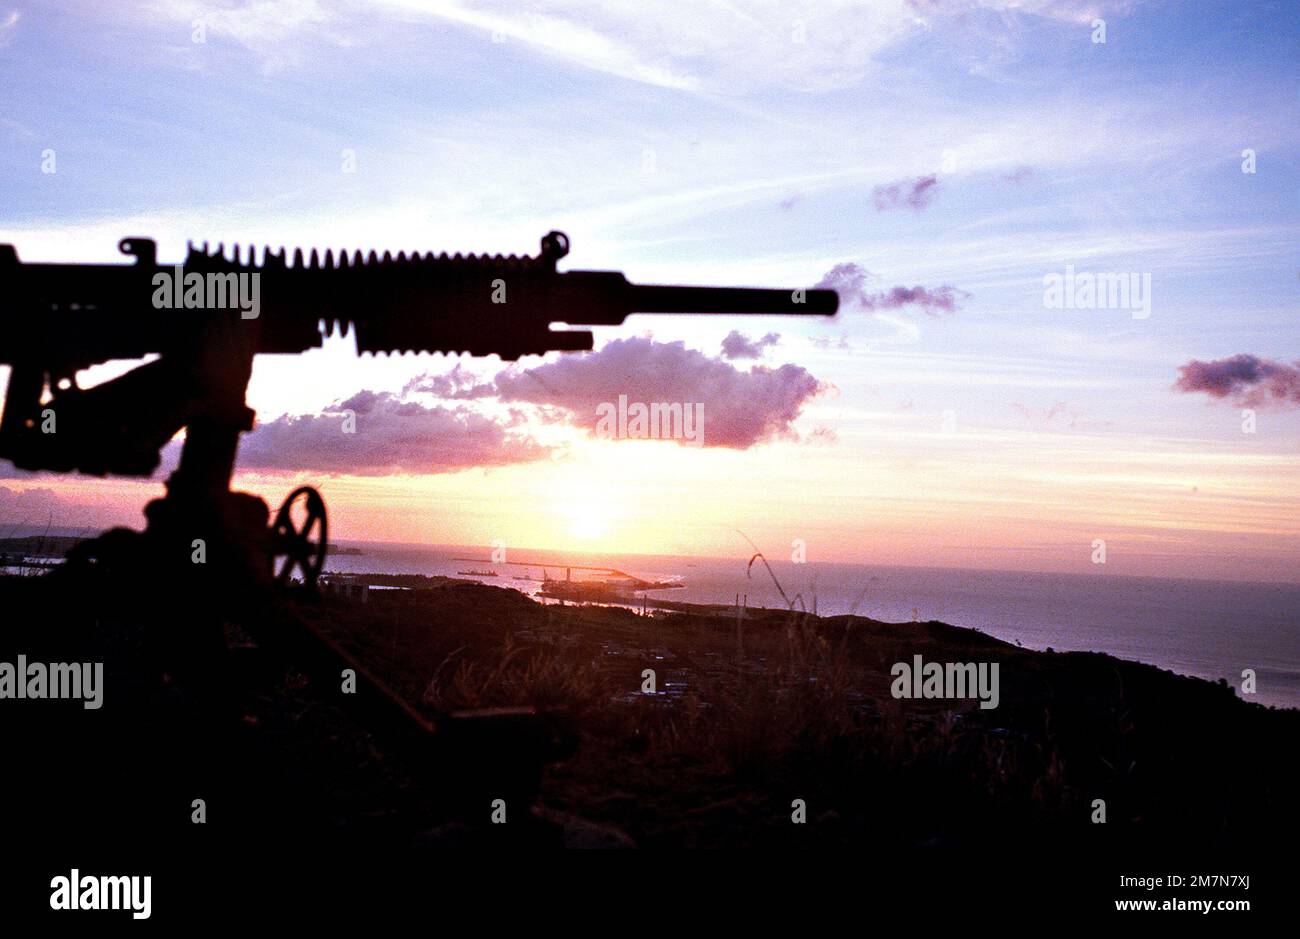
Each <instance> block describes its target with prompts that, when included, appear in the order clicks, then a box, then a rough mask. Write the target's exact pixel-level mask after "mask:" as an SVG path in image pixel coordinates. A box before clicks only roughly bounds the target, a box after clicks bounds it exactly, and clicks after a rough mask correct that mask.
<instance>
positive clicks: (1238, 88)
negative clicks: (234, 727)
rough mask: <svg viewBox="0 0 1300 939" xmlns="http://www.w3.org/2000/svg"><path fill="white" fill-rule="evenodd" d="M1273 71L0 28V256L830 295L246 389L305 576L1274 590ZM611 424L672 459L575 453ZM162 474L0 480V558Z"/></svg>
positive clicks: (1230, 30)
mask: <svg viewBox="0 0 1300 939" xmlns="http://www.w3.org/2000/svg"><path fill="white" fill-rule="evenodd" d="M1103 39H1104V41H1101V40H1103ZM1296 62H1300V8H1298V7H1296V6H1295V5H1294V4H1288V3H1266V2H1260V3H1245V4H1243V3H1210V2H1204V3H1200V2H1198V3H1194V4H1193V3H1174V2H1158V0H1157V2H1116V3H1109V2H1098V3H1071V2H1064V0H1060V2H1052V0H1023V2H998V0H952V2H946V0H899V2H888V0H879V2H849V0H841V2H834V3H832V2H810V3H778V2H757V0H756V2H745V0H731V2H724V0H716V2H714V0H696V2H692V3H689V4H647V3H630V2H615V0H573V2H566V3H528V2H483V3H470V2H451V0H448V2H435V0H424V2H422V0H375V2H370V3H352V2H329V0H254V2H239V0H231V2H213V3H200V2H190V0H157V2H141V3H130V2H124V3H120V4H101V3H90V2H85V3H67V2H58V0H54V2H50V0H45V2H42V3H40V4H21V3H20V4H9V3H7V2H4V0H0V88H3V91H0V242H7V243H12V244H13V245H15V247H16V249H17V252H18V255H19V257H20V258H21V259H23V260H25V261H86V262H90V261H95V262H103V261H113V260H117V259H119V256H118V255H117V254H116V245H117V242H118V240H119V239H120V238H122V237H123V236H125V235H142V236H147V237H153V238H155V239H157V241H158V243H159V257H160V259H162V260H164V261H174V262H179V261H180V260H182V259H183V257H184V252H185V246H186V242H187V240H189V239H193V240H195V241H204V240H210V241H212V242H218V241H225V242H226V243H231V242H236V241H237V242H241V243H245V244H247V243H249V242H256V243H258V244H269V245H272V246H278V245H288V246H291V247H292V246H298V245H301V246H303V247H306V248H310V247H313V246H314V247H319V248H321V249H322V250H323V249H324V248H326V247H333V248H335V249H338V248H348V249H349V250H351V249H356V248H360V249H362V250H367V251H368V250H370V249H372V248H373V249H377V250H379V251H381V252H382V251H383V250H385V249H390V250H393V251H394V252H395V251H397V250H399V249H402V250H407V251H410V250H419V251H421V252H423V251H428V250H433V251H450V252H455V251H461V252H469V251H474V252H490V253H502V252H508V253H519V254H524V253H527V254H534V253H536V251H537V243H538V239H539V237H540V236H541V235H542V234H544V233H545V232H547V231H549V230H551V229H560V230H563V231H565V232H566V233H567V234H568V235H569V237H570V238H571V240H572V245H573V248H572V254H571V255H570V257H569V258H567V259H566V260H565V261H564V262H562V267H565V268H569V269H617V270H623V271H624V272H626V273H627V275H628V277H629V278H631V279H632V280H634V281H638V282H645V283H683V284H690V283H696V284H735V285H749V286H779V287H787V288H788V287H809V286H813V285H822V286H828V287H833V288H835V289H838V290H839V291H840V295H841V301H842V305H841V310H840V313H839V314H838V315H837V316H836V317H835V318H833V319H828V320H817V321H808V320H803V319H799V320H795V319H784V318H780V317H747V318H742V317H716V318H687V317H651V316H633V317H631V318H630V319H629V320H628V321H627V323H626V324H625V325H623V326H622V327H616V328H613V327H612V328H599V329H597V331H596V339H597V341H596V351H595V352H593V353H590V354H586V355H560V354H551V355H548V356H546V357H545V358H540V357H530V358H525V359H523V360H521V361H520V362H518V363H507V362H502V361H500V360H499V359H497V358H495V357H494V358H487V359H481V358H480V359H473V358H468V357H466V358H457V357H453V356H444V355H422V356H405V357H379V358H376V357H373V356H364V357H358V356H357V355H356V353H355V348H354V346H353V344H352V340H351V339H350V338H347V339H344V338H337V337H336V338H333V339H330V340H327V341H326V343H325V345H324V347H323V348H322V349H320V350H316V351H313V352H310V353H308V354H305V355H302V356H297V357H285V356H261V357H259V359H258V360H257V362H256V365H255V370H254V375H253V380H252V383H251V385H250V388H249V396H248V402H249V405H250V406H251V407H253V408H254V409H255V410H256V411H257V413H258V427H257V428H256V429H255V430H254V432H253V433H251V434H249V435H246V437H245V440H244V445H243V448H242V450H241V460H240V470H239V472H238V474H237V477H236V485H237V487H238V488H241V489H245V490H247V491H252V492H255V493H258V494H259V495H262V496H263V497H264V498H266V499H267V500H268V502H270V503H271V504H272V506H276V505H278V504H279V502H280V500H281V499H282V498H283V497H284V495H286V494H287V493H288V492H289V491H291V490H292V489H293V488H295V487H296V486H297V485H299V484H301V483H310V484H313V485H317V486H318V487H319V488H320V489H321V490H322V493H323V494H324V496H325V498H326V502H327V504H328V506H329V509H330V512H331V526H332V529H333V534H334V537H336V538H339V539H343V540H347V539H356V540H381V541H396V542H420V543H438V544H466V545H485V546H486V545H490V544H492V543H494V542H503V543H505V544H506V545H509V546H515V547H520V548H528V547H547V548H556V549H562V550H579V549H580V550H582V551H585V552H610V553H656V554H697V555H717V556H733V555H736V556H741V555H747V553H748V544H746V542H745V540H744V539H743V538H742V537H741V536H740V535H739V534H738V531H743V532H744V533H745V535H747V536H748V537H749V538H751V539H753V541H754V542H755V543H756V544H758V545H759V546H760V547H762V548H763V549H764V550H765V551H767V552H768V553H769V554H770V555H772V556H781V555H782V554H784V553H786V552H790V551H792V550H794V548H793V546H794V545H795V543H796V542H798V543H800V544H801V545H803V546H804V548H803V549H804V550H805V551H806V556H807V559H808V560H824V561H854V562H862V563H870V564H918V565H933V566H953V567H973V568H993V569H1017V570H1018V569H1024V570H1044V571H1072V572H1078V573H1089V572H1096V571H1098V570H1099V569H1102V568H1100V567H1099V565H1098V564H1097V557H1098V553H1097V545H1098V543H1099V542H1104V545H1105V566H1104V571H1105V572H1106V573H1108V574H1118V575H1156V576H1177V577H1211V578H1225V579H1239V580H1262V581H1286V582H1295V581H1296V580H1297V579H1298V577H1300V575H1298V574H1297V572H1298V571H1300V564H1298V563H1297V562H1298V561H1300V535H1298V534H1297V519H1300V494H1298V490H1297V486H1296V483H1297V481H1298V479H1300V474H1298V473H1297V471H1298V470H1300V331H1298V330H1297V329H1296V326H1295V321H1296V315H1297V312H1300V299H1298V290H1297V288H1300V256H1298V255H1300V252H1298V251H1297V244H1298V243H1300V241H1298V239H1297V237H1296V236H1297V233H1298V229H1300V216H1298V213H1297V209H1298V208H1300V168H1298V167H1300V164H1298V163H1297V157H1298V156H1300V134H1298V131H1297V127H1298V126H1300V123H1298V122H1297V117H1300V75H1297V69H1296V64H1295V63H1296ZM1068 272H1073V275H1074V276H1073V277H1070V278H1067V274H1068ZM1096 275H1116V276H1115V277H1114V279H1113V280H1112V282H1111V292H1110V293H1108V291H1107V289H1106V288H1105V287H1103V288H1102V290H1101V295H1102V297H1103V298H1104V302H1101V303H1097V302H1095V299H1094V300H1092V301H1090V297H1089V295H1088V294H1087V293H1084V292H1083V290H1084V289H1085V288H1084V286H1082V285H1084V284H1085V283H1086V282H1087V280H1088V278H1089V277H1093V276H1096ZM1118 275H1123V276H1122V284H1123V286H1124V287H1126V288H1131V289H1130V290H1129V291H1128V295H1127V296H1125V295H1123V294H1120V293H1118V292H1117V291H1118V285H1119V284H1120V283H1121V279H1120V277H1119V276H1118ZM10 315H14V312H12V311H10ZM126 367H127V365H125V364H122V363H113V364H110V365H105V366H101V367H97V368H95V369H92V370H90V372H89V373H88V374H87V375H85V376H82V379H83V381H82V383H83V384H94V383H95V382H97V381H102V380H104V379H106V378H108V377H111V376H113V375H116V374H120V373H121V372H122V371H123V370H124V368H126ZM0 371H4V372H6V373H7V368H0ZM620 395H626V397H627V400H628V401H630V402H680V403H683V404H684V405H687V406H694V405H700V406H701V407H702V413H703V416H704V417H703V421H704V422H703V434H702V437H701V440H700V441H699V443H698V444H697V443H696V442H694V441H690V440H678V439H647V440H643V439H611V438H610V437H609V435H607V434H604V433H602V432H601V430H600V427H599V425H598V420H597V415H598V413H599V409H600V407H601V405H602V404H606V403H609V404H612V403H614V402H617V401H618V399H619V396H620ZM349 414H350V415H353V416H354V417H355V433H352V434H349V433H345V432H344V431H343V430H341V428H342V426H343V424H344V422H345V421H346V420H347V419H348V416H349ZM177 446H178V443H176V442H174V443H173V444H172V445H170V446H169V448H168V452H167V453H166V454H165V459H164V471H160V473H159V474H156V476H155V478H153V479H151V480H144V481H141V480H129V479H117V478H110V479H106V480H99V479H91V478H86V477H77V476H70V477H60V476H54V475H50V474H28V473H23V472H20V471H17V470H15V469H14V468H13V467H12V465H11V464H8V463H5V462H3V461H0V526H4V525H19V524H42V523H44V522H46V521H47V520H50V519H52V520H53V523H54V524H55V525H60V526H65V527H82V526H84V527H88V528H95V527H102V526H105V525H112V524H126V525H131V526H133V527H140V526H141V525H142V522H143V519H142V516H141V514H140V509H141V508H142V506H143V504H144V503H145V501H147V499H149V498H152V497H155V496H158V495H161V493H162V482H161V480H162V478H163V477H164V476H165V468H166V466H168V465H173V464H174V460H175V452H174V451H175V449H176V447H177ZM0 531H2V528H0Z"/></svg>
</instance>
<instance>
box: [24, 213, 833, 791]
mask: <svg viewBox="0 0 1300 939" xmlns="http://www.w3.org/2000/svg"><path fill="white" fill-rule="evenodd" d="M119 248H120V249H121V251H122V252H123V253H124V254H127V255H131V256H133V257H134V258H135V263H134V264H106V265H103V264H24V263H20V262H19V260H18V257H17V253H16V252H15V250H14V248H13V247H12V246H10V245H0V283H3V285H4V288H5V294H4V301H3V303H4V305H5V307H6V309H7V312H8V314H9V315H8V316H7V317H6V318H5V320H4V322H3V330H4V332H3V338H0V364H8V365H10V366H12V371H11V373H10V376H9V385H8V391H7V394H6V397H5V402H4V414H3V418H2V419H0V457H4V458H7V459H9V460H12V461H13V463H14V465H15V466H17V467H19V468H21V469H27V470H50V471H55V472H74V471H79V472H82V473H86V474H90V475H95V476H105V475H108V474H115V475H124V476H149V475H151V474H152V473H153V472H154V470H155V469H157V467H158V465H159V462H160V453H161V450H162V448H163V447H164V446H165V445H166V444H167V443H168V441H170V440H171V439H172V438H173V437H174V436H175V435H176V434H177V433H178V432H179V431H180V430H182V429H184V431H185V442H184V446H183V448H182V452H181V457H180V463H179V465H178V467H177V468H176V470H175V472H173V473H172V474H171V476H170V477H169V478H168V479H167V481H166V490H167V495H166V497H165V498H161V499H155V500H153V501H152V502H150V503H149V504H148V506H146V508H145V515H146V517H147V519H148V523H147V525H146V528H145V530H144V531H143V532H135V531H133V530H129V529H114V530H112V531H109V532H106V533H105V534H103V535H101V536H99V537H98V538H96V539H94V540H92V541H88V542H83V543H81V544H79V545H78V546H77V547H76V548H74V549H73V550H72V551H71V552H69V555H68V561H67V563H66V564H65V565H62V566H61V567H60V568H59V569H57V570H56V571H54V572H53V573H52V574H51V575H49V576H51V577H55V578H64V579H66V582H67V583H68V585H69V586H68V587H67V589H64V588H59V589H60V591H61V592H63V593H64V594H69V595H82V594H85V595H88V596H93V597H95V598H97V599H96V600H95V602H96V603H103V604H106V605H107V604H109V602H110V599H111V601H112V604H115V606H114V608H115V609H118V610H126V611H127V613H126V615H127V616H128V618H130V617H136V618H140V619H141V620H142V622H144V623H146V624H149V625H148V626H147V627H146V628H148V629H149V630H152V633H151V634H152V635H155V636H158V637H160V640H159V641H160V643H161V645H162V646H163V648H162V649H161V651H160V652H159V654H158V659H159V661H160V664H161V665H162V666H164V667H162V668H159V671H160V672H162V671H165V672H166V673H168V674H176V673H180V674H185V675H188V676H189V679H188V680H189V682H190V684H191V686H192V687H195V688H196V689H197V691H196V696H197V697H199V698H201V699H209V698H211V699H217V698H220V697H221V696H222V694H223V693H224V691H225V690H226V689H227V688H228V687H229V685H230V682H229V681H228V678H227V673H226V672H225V671H224V666H223V665H222V664H221V663H222V662H223V661H224V659H225V658H226V656H223V655H222V651H223V650H227V651H228V650H229V643H227V642H226V640H225V639H224V638H223V634H224V633H225V631H226V630H227V628H228V626H229V625H231V624H234V625H237V626H239V627H240V628H242V629H243V630H244V631H245V632H247V633H248V634H249V635H251V637H252V638H253V639H254V640H255V642H256V646H257V648H259V649H260V648H266V649H268V650H271V651H272V652H273V653H275V654H276V655H277V659H278V660H280V661H285V662H288V663H290V664H292V665H293V666H294V667H296V668H297V669H300V670H302V671H303V672H306V673H307V674H308V675H309V676H312V677H313V678H318V679H319V680H320V681H321V683H322V686H323V687H333V688H337V687H338V682H339V675H340V670H341V669H342V670H344V672H346V671H347V670H351V671H352V672H353V674H354V677H355V679H356V680H357V686H358V687H357V690H356V693H355V694H353V695H349V698H350V699H351V703H352V704H353V706H354V707H356V708H358V709H360V710H362V711H364V712H365V713H366V716H367V717H368V718H369V720H368V721H367V724H368V726H370V727H372V728H375V729H377V730H379V731H380V732H385V731H386V732H387V739H388V741H389V742H390V743H392V744H393V745H395V746H396V747H397V748H398V749H402V750H405V752H406V753H408V754H410V755H411V756H412V758H413V759H414V760H416V761H423V762H424V763H426V764H427V760H428V747H427V746H426V745H425V744H426V743H427V741H428V739H429V737H430V735H431V734H432V733H433V732H434V731H435V730H437V731H438V732H439V733H438V739H439V740H440V741H441V742H442V744H443V745H444V746H450V747H451V750H452V752H453V754H459V756H458V757H455V758H453V760H452V762H453V763H454V764H455V765H457V766H460V767H467V766H472V767H473V768H474V769H475V770H476V771H478V772H480V774H482V775H484V776H490V777H491V778H492V779H494V780H497V781H499V780H503V779H505V780H513V781H514V782H513V783H512V784H514V785H517V786H518V787H520V790H521V797H522V798H524V799H525V800H527V798H528V792H527V789H528V787H529V786H530V785H535V784H536V780H537V779H538V778H539V774H540V769H539V768H538V767H540V765H541V764H542V763H543V762H545V761H546V760H547V759H548V758H550V757H549V756H548V755H553V754H554V752H555V749H556V742H555V740H554V739H553V736H551V735H550V732H549V731H548V730H546V726H547V725H546V723H545V721H542V720H541V718H542V717H543V715H537V714H535V713H534V712H533V711H532V709H531V708H522V709H505V710H502V709H496V710H494V711H493V712H492V713H491V714H489V715H481V714H477V713H475V714H470V715H466V714H451V715H446V716H445V717H444V718H439V719H438V720H437V721H436V726H435V722H433V721H431V720H430V719H429V718H427V717H426V716H425V715H423V714H421V713H420V712H418V711H416V710H415V709H414V708H412V707H411V706H410V705H409V704H408V703H407V702H406V701H405V700H404V699H403V698H402V697H401V696H400V695H398V694H396V693H394V692H393V691H392V690H391V689H390V688H389V687H388V686H387V685H386V684H385V683H384V682H383V681H382V680H381V679H380V678H378V677H377V676H375V675H373V674H372V673H370V672H369V671H368V670H367V669H366V668H365V667H364V665H363V664H362V663H361V662H359V661H358V660H357V659H356V658H355V657H354V656H352V655H351V654H350V653H348V652H347V651H346V650H345V649H343V648H342V647H341V646H339V644H338V643H337V642H335V641H334V640H333V639H332V638H331V637H330V635H328V633H327V631H326V630H325V629H324V628H323V627H322V626H321V624H320V623H317V622H313V620H312V604H303V603H299V602H297V601H296V600H291V599H290V598H289V596H288V592H287V591H284V592H277V591H272V590H269V589H267V588H270V587H271V586H272V585H273V584H275V583H277V582H278V583H279V584H281V585H288V584H290V583H291V582H296V581H299V580H300V581H301V583H302V584H303V585H304V586H306V587H307V588H310V587H312V586H313V585H314V584H315V582H316V579H317V576H318V575H319V574H320V573H321V570H322V567H323V564H324V561H325V556H326V553H327V550H328V527H327V519H326V514H325V505H324V501H323V500H322V498H321V496H320V494H319V493H318V492H317V491H316V490H315V489H314V488H311V487H302V488H299V489H298V490H296V491H295V492H294V493H293V494H291V495H290V496H289V498H288V499H286V500H285V502H284V504H283V505H282V506H281V508H280V511H279V512H278V514H277V515H276V518H275V520H274V522H273V523H272V524H270V525H269V526H268V524H267V523H268V519H269V518H270V512H269V508H268V506H267V504H266V503H265V502H264V501H263V500H262V499H260V498H259V497H257V496H254V495H251V494H248V493H240V492H232V491H231V490H230V483H231V477H232V475H233V473H234V469H235V461H236V453H237V450H238V444H239V435H240V434H241V433H243V432H245V431H250V430H252V429H253V422H254V413H253V411H252V410H251V409H249V408H248V406H247V405H246V404H245V402H244V395H245V391H246V387H247V384H248V380H249V377H250V375H251V372H252V363H253V357H254V356H255V355H259V354H266V353H271V354H277V353H280V354H294V353H300V352H304V351H306V350H308V349H312V348H316V347H319V346H320V345H321V344H322V339H323V335H328V334H332V333H333V331H334V330H335V329H342V330H343V331H344V333H346V332H347V331H348V330H349V329H351V330H353V331H354V332H355V337H356V344H357V349H358V351H360V352H372V353H400V352H449V353H465V352H468V353H470V354H473V355H489V354H497V355H499V356H501V358H502V359H506V360H513V359H517V358H518V357H519V356H522V355H528V354H536V353H544V352H550V351H555V350H559V351H566V352H567V351H581V350H589V349H591V348H592V334H591V333H590V332H589V331H554V330H552V329H551V324H552V323H556V322H563V323H568V324H575V325H611V326H612V325H619V324H621V323H622V322H623V321H624V319H625V318H626V317H627V316H628V315H629V314H631V313H741V314H796V315H829V314H833V313H834V312H835V310H836V308H837V306H838V298H837V296H836V294H835V293H834V292H833V291H829V290H761V289H745V288H723V287H677V286H640V285H636V284H631V283H629V282H628V281H627V279H626V278H625V277H624V276H623V275H622V274H620V273H617V272H613V271H572V272H567V273H560V272H558V271H557V270H556V262H557V261H559V260H560V259H561V258H562V257H564V256H565V255H566V254H567V253H568V249H569V241H568V238H567V237H566V236H565V235H563V234H561V233H560V232H551V233H550V234H548V235H546V236H545V237H544V238H543V239H542V243H541V250H540V253H539V254H538V255H537V256H536V257H516V256H508V257H502V256H490V257H489V256H474V255H469V256H464V257H462V256H460V255H456V256H453V257H449V256H447V255H438V256H435V255H432V254H424V255H418V254H412V255H405V254H398V255H397V256H396V257H393V256H391V255H389V254H388V253H385V254H384V255H383V256H382V257H379V256H377V255H376V254H375V253H374V252H371V253H370V254H369V255H368V256H366V257H363V256H362V254H361V253H360V252H356V253H354V254H352V255H351V256H350V257H349V255H348V254H346V253H339V254H338V255H335V254H334V253H333V252H331V251H326V252H325V254H324V256H323V257H322V256H320V255H319V254H317V252H316V251H314V250H313V251H312V252H311V255H310V259H306V260H305V259H304V257H303V254H302V252H301V251H296V252H295V253H294V256H293V259H292V262H290V261H289V259H288V258H287V257H286V254H285V252H284V250H283V249H281V250H280V251H279V252H278V253H272V252H270V251H269V250H266V251H264V252H263V255H262V260H261V263H260V264H259V263H256V262H255V258H254V252H253V250H252V249H251V248H250V249H249V250H248V251H247V253H246V254H245V255H244V256H243V257H241V254H240V251H239V248H238V246H236V247H235V249H234V251H233V253H232V255H231V256H230V257H228V258H227V257H226V256H225V255H224V252H223V250H222V248H221V247H220V246H218V247H217V249H216V250H215V251H212V252H209V251H208V250H207V247H206V245H205V246H204V248H202V249H197V248H195V247H194V246H193V245H191V247H190V250H189V255H188V257H187V258H186V259H185V261H184V263H183V264H182V265H173V266H165V265H159V264H158V262H157V258H156V253H155V244H154V242H153V241H151V240H148V239H145V238H126V239H123V240H122V242H121V243H120V245H119ZM254 297H255V302H250V301H252V300H253V298H254ZM191 301H192V302H191ZM149 356H156V358H154V359H153V360H152V361H149V362H147V363H146V364H142V365H139V366H136V367H135V368H133V369H131V370H130V371H129V372H127V373H126V374H123V375H121V376H120V377H118V378H115V379H112V380H109V381H105V382H103V383H102V384H100V385H97V386H95V387H93V388H85V389H83V388H79V387H78V386H77V373H78V372H79V371H80V370H82V369H86V368H89V367H91V366H94V365H98V364H101V363H104V362H108V361H111V360H123V359H125V360H131V359H140V358H146V357H149ZM303 510H305V518H302V517H301V516H302V515H303ZM200 561H202V563H199V562H200ZM308 594H309V595H310V591H308ZM142 597H148V598H149V599H150V601H152V602H148V603H143V604H142V603H140V599H141V598H142ZM96 616H97V618H98V612H97V614H96ZM178 618H180V619H181V620H183V621H184V622H183V627H182V628H177V619H178ZM485 716H486V717H487V718H488V719H486V720H484V719H480V718H483V717H485ZM458 740H459V741H463V743H462V744H461V745H460V749H459V750H457V749H456V747H457V744H456V741H458ZM485 740H487V741H489V744H488V745H484V743H483V741H485ZM445 752H446V751H444V755H445ZM521 754H522V757H521ZM521 758H522V759H524V760H525V761H531V763H530V764H529V768H528V769H525V770H520V769H519V768H518V765H517V764H518V761H519V760H520V759H521ZM512 760H513V761H514V762H510V761H512ZM435 770H436V767H435ZM462 772H465V771H464V770H463V771H462ZM437 778H439V779H445V778H446V774H445V773H441V774H438V777H437ZM497 784H498V782H494V785H497Z"/></svg>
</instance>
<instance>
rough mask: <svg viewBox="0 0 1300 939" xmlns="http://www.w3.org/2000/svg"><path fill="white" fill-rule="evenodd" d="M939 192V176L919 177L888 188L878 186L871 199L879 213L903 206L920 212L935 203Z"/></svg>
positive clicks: (891, 184) (902, 180)
mask: <svg viewBox="0 0 1300 939" xmlns="http://www.w3.org/2000/svg"><path fill="white" fill-rule="evenodd" d="M938 192H939V177H938V176H933V175H931V176H918V177H917V178H916V179H912V180H907V179H900V180H899V181H898V182H896V183H890V184H889V185H888V186H877V187H876V188H875V189H873V190H872V191H871V198H872V200H873V201H874V202H875V204H876V211H877V212H886V211H888V210H890V209H899V208H902V207H903V206H907V207H908V208H911V209H914V210H916V211H918V212H919V211H921V209H924V208H925V207H926V206H928V205H929V204H930V203H931V201H933V199H934V197H935V195H936V194H937V193H938Z"/></svg>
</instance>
